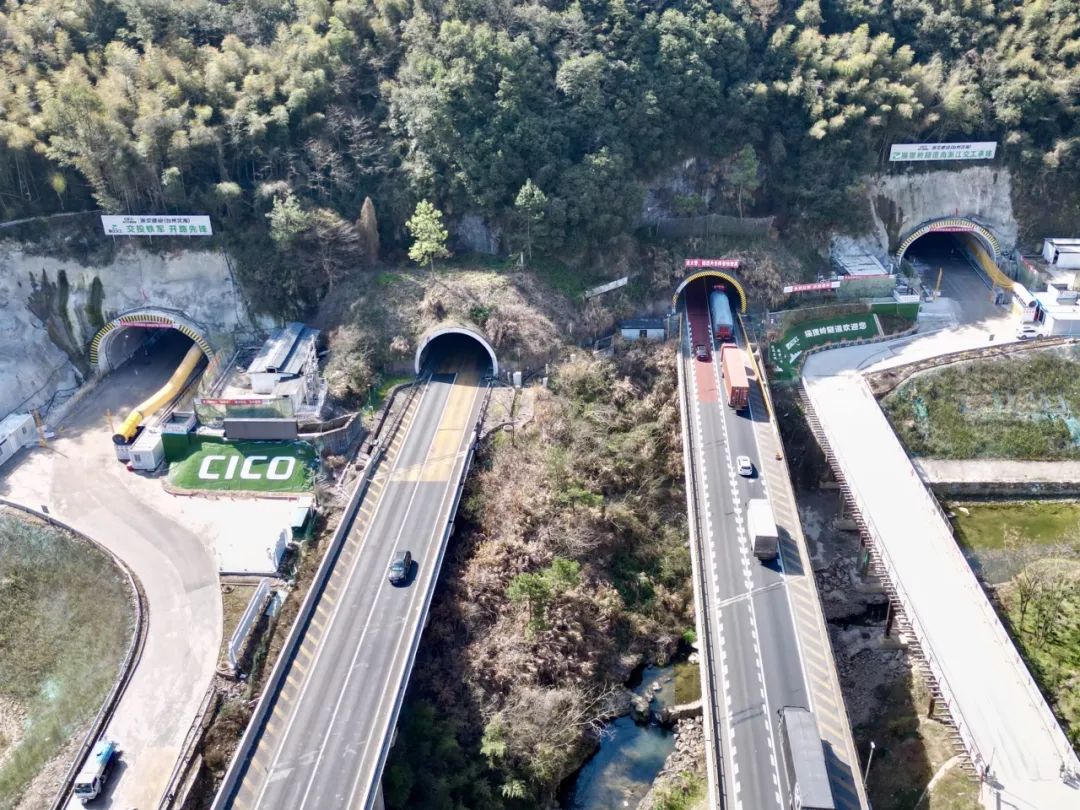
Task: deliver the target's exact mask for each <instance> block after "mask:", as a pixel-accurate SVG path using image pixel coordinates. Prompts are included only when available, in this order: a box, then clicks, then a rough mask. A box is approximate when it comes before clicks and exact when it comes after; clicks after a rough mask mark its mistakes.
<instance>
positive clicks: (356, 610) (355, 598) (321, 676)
mask: <svg viewBox="0 0 1080 810" xmlns="http://www.w3.org/2000/svg"><path fill="white" fill-rule="evenodd" d="M483 393H484V387H483V386H482V384H481V381H480V370H479V366H478V364H477V363H476V362H474V361H473V360H471V359H468V360H466V359H464V357H458V358H455V359H454V360H452V361H447V362H446V363H445V364H444V365H442V366H441V367H440V373H437V374H435V375H434V376H433V377H432V379H431V381H430V383H429V384H428V386H427V388H426V390H425V391H424V392H423V394H422V397H421V399H420V401H419V404H418V405H417V406H416V411H415V414H414V416H413V418H412V421H411V423H410V424H409V427H408V429H407V433H406V435H405V438H404V440H403V442H402V444H401V446H400V448H399V449H398V450H397V455H396V457H395V458H394V460H393V461H392V463H391V466H390V469H389V471H388V473H387V474H386V475H385V477H383V478H382V479H381V480H382V483H381V484H380V483H379V481H380V475H381V474H377V475H376V480H375V483H373V484H372V488H373V491H374V492H375V493H376V494H377V498H375V499H374V500H373V506H371V507H368V506H366V505H365V507H363V508H362V509H361V512H362V513H363V512H364V509H370V510H371V511H370V513H369V517H368V519H367V520H366V521H364V528H363V529H358V528H356V527H354V529H353V531H354V532H357V531H359V532H361V533H362V534H361V537H359V538H358V539H359V542H358V543H356V544H355V545H354V548H353V549H352V550H351V551H350V549H349V545H350V544H349V542H348V541H347V543H346V548H345V550H343V552H342V556H341V558H339V559H338V561H337V562H336V565H335V570H334V572H333V573H332V574H331V578H330V580H329V582H328V585H327V588H326V590H325V591H324V592H323V594H322V596H321V597H320V600H319V604H318V606H317V607H316V610H315V613H314V616H313V618H312V622H311V625H310V626H309V628H308V631H307V633H306V635H305V640H304V642H303V643H302V644H301V645H300V648H299V650H298V651H297V653H296V655H295V656H294V658H293V660H292V662H291V664H290V671H289V673H288V675H287V676H286V678H285V680H284V685H283V687H282V689H281V691H280V692H279V693H278V695H277V697H276V699H275V706H274V709H273V711H272V713H271V715H270V718H269V720H268V721H267V723H266V726H265V727H264V729H263V730H262V733H261V736H260V738H259V740H258V742H257V744H256V748H255V751H254V753H253V755H252V757H251V759H250V760H249V762H248V763H247V768H246V772H245V773H244V775H243V777H242V781H241V783H240V787H239V789H238V790H237V792H236V795H235V796H234V797H232V801H231V802H229V803H228V805H227V806H231V807H234V808H253V807H257V808H281V810H335V809H336V808H367V807H371V806H372V803H373V802H374V800H375V796H376V792H377V790H378V785H379V780H380V778H381V773H382V768H383V765H384V763H385V759H386V754H387V751H388V748H389V744H390V742H391V736H392V734H393V729H394V726H395V724H396V721H397V714H398V711H399V709H400V705H401V698H402V696H403V694H404V691H405V686H406V683H407V681H408V675H409V672H410V671H411V668H412V661H413V658H414V655H415V652H416V647H417V644H418V642H419V637H420V634H421V632H422V628H423V625H424V622H425V620H426V616H427V609H428V605H429V603H430V596H431V592H432V591H433V589H434V583H435V580H436V578H437V576H438V569H439V566H440V564H441V561H442V555H443V552H444V550H445V545H444V540H445V537H446V527H447V524H448V521H450V520H451V519H452V517H453V515H452V514H451V510H452V509H453V507H454V497H455V492H456V489H457V487H458V484H459V482H460V480H461V476H462V474H463V466H464V464H465V460H466V454H467V451H468V448H469V446H470V442H471V433H472V429H473V427H474V425H475V422H476V419H477V417H478V412H479V409H480V407H481V403H482V400H483ZM380 487H381V488H380ZM358 525H359V521H358ZM352 539H353V538H350V541H351V540H352ZM404 549H408V550H410V551H411V552H412V554H413V559H414V561H415V562H414V563H413V572H412V574H411V577H410V579H409V581H408V584H407V585H406V586H404V587H395V586H393V585H391V584H390V582H389V581H388V579H387V566H388V563H389V562H390V558H391V556H392V555H393V554H394V552H395V551H397V550H404Z"/></svg>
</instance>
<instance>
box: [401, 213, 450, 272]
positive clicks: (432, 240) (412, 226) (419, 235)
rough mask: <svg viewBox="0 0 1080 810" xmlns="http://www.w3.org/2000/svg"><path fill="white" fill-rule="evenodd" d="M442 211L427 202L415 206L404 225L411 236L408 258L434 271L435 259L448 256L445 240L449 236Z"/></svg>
mask: <svg viewBox="0 0 1080 810" xmlns="http://www.w3.org/2000/svg"><path fill="white" fill-rule="evenodd" d="M442 216H443V215H442V211H440V210H439V209H438V208H436V207H435V206H434V205H432V204H431V203H430V202H428V201H427V200H421V201H420V202H418V203H417V204H416V211H415V212H413V215H412V217H410V218H409V221H408V222H406V223H405V227H406V228H407V229H408V230H409V233H410V234H412V238H413V243H412V247H410V248H409V258H410V259H412V260H413V261H414V262H416V263H417V264H426V265H427V266H428V268H429V269H431V270H434V269H435V260H436V259H445V258H446V257H447V256H449V255H450V251H449V250H447V249H446V240H447V238H448V237H449V236H450V234H449V233H448V232H447V230H446V227H445V226H444V225H443V220H442Z"/></svg>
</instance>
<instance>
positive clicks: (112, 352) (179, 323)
mask: <svg viewBox="0 0 1080 810" xmlns="http://www.w3.org/2000/svg"><path fill="white" fill-rule="evenodd" d="M173 331H175V332H177V333H179V334H180V335H183V336H186V337H187V338H188V345H191V344H192V343H194V344H195V345H197V346H198V347H199V348H200V349H202V351H203V354H205V355H206V356H207V357H209V356H210V355H212V354H213V349H212V348H211V346H210V341H209V340H208V339H207V337H206V334H205V333H204V332H203V330H202V329H200V328H199V327H198V326H197V325H196V324H195V323H193V322H192V321H190V320H189V319H188V318H186V317H184V316H183V315H181V314H180V313H177V312H172V311H170V310H163V309H155V308H149V309H137V310H132V311H129V312H125V313H124V314H123V315H120V316H119V317H117V318H114V319H113V320H111V321H109V323H107V324H105V325H104V326H103V327H101V329H99V330H98V332H97V334H96V335H94V338H93V340H91V341H90V365H91V366H93V367H94V368H96V369H97V371H98V372H99V373H102V374H104V373H106V372H108V371H111V370H112V369H115V368H118V367H119V366H120V365H121V364H122V363H123V362H124V361H125V360H127V359H128V358H129V357H131V356H132V355H133V354H134V353H136V352H137V351H139V350H141V349H145V348H147V346H148V345H151V346H152V345H154V344H156V343H158V342H160V341H161V340H162V339H163V338H165V337H166V336H167V335H168V334H169V333H170V332H173ZM172 340H174V338H169V341H170V342H171V341H172Z"/></svg>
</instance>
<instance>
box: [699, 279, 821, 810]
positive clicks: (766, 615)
mask: <svg viewBox="0 0 1080 810" xmlns="http://www.w3.org/2000/svg"><path fill="white" fill-rule="evenodd" d="M686 306H687V316H688V323H689V326H690V335H689V340H688V342H687V343H685V344H684V346H683V347H682V349H683V351H682V360H681V362H684V363H685V364H686V370H687V375H686V379H687V380H688V381H689V384H690V385H691V387H692V391H691V392H690V394H691V396H690V397H689V399H690V421H691V425H690V429H691V431H692V432H693V436H694V443H695V449H696V452H697V458H696V459H694V460H693V461H694V463H695V464H696V465H697V466H698V468H699V472H700V473H701V474H700V475H699V476H698V481H699V482H700V483H699V485H700V487H701V489H702V492H701V502H702V504H703V509H704V510H705V513H706V518H705V524H706V525H705V526H703V527H702V535H703V541H704V546H705V549H704V559H703V564H704V565H705V567H706V572H707V578H708V580H709V583H708V585H709V587H708V592H707V594H706V597H707V598H708V599H710V601H711V604H712V606H713V611H712V615H713V616H714V619H715V622H716V627H715V628H714V637H715V638H716V639H718V643H719V647H720V649H719V650H718V652H717V657H718V660H719V669H720V671H719V672H713V673H710V674H709V676H710V677H711V678H712V680H713V683H714V688H715V689H716V690H717V691H718V694H719V695H720V700H719V705H720V712H721V714H722V717H720V718H719V720H720V728H718V729H717V730H716V735H715V736H716V738H717V739H719V740H720V741H721V747H722V748H723V756H722V759H721V766H720V767H721V770H722V771H723V778H724V783H725V793H726V801H727V806H728V807H730V808H740V807H745V808H747V809H748V810H750V809H751V808H752V810H770V809H771V808H782V807H787V797H788V796H789V793H790V790H789V786H788V785H787V779H786V775H785V769H784V766H783V762H782V760H781V756H782V754H781V752H780V745H779V741H780V736H779V734H780V732H779V727H778V716H777V710H778V709H779V708H780V707H781V706H785V705H795V706H808V702H807V697H806V687H805V682H804V678H803V668H802V662H801V658H800V653H799V648H798V642H797V639H796V635H795V628H794V620H793V618H792V614H791V606H790V603H789V600H788V594H787V588H786V583H785V580H784V573H783V556H781V558H779V559H778V560H777V561H774V562H770V563H763V562H761V561H760V560H758V559H757V558H756V557H754V555H753V553H752V550H751V548H750V543H749V540H748V538H747V534H746V529H745V514H746V504H747V502H748V501H749V500H750V499H751V498H762V497H767V494H768V493H767V492H766V487H765V483H764V480H763V479H762V478H761V477H759V476H758V475H757V473H756V470H759V469H760V467H761V465H760V459H759V452H758V448H757V442H756V438H755V434H754V420H755V419H767V418H768V417H767V415H766V414H764V413H757V412H754V411H753V410H750V411H749V412H742V413H736V412H735V411H733V410H731V409H730V408H729V407H728V406H727V404H726V402H725V397H724V390H723V385H722V380H721V377H720V358H719V354H718V352H717V351H716V347H715V345H713V344H714V341H712V340H711V338H709V337H708V336H709V332H710V330H709V327H708V323H709V321H708V312H707V309H705V298H704V290H703V289H698V288H697V287H691V288H689V289H688V290H687V296H686ZM706 339H708V340H709V343H710V345H713V349H714V350H713V353H712V357H711V358H710V359H709V360H706V361H701V360H696V359H695V358H694V357H693V353H692V352H690V351H689V347H690V346H692V345H694V344H697V343H702V342H704V341H705V340H706ZM740 344H742V341H741V338H740ZM742 345H744V344H742ZM748 373H749V370H748ZM751 384H752V385H756V384H757V382H756V380H753V379H752V380H751ZM740 455H745V456H748V457H749V458H750V460H751V461H752V462H753V463H754V467H755V475H754V476H753V477H751V478H743V477H741V476H739V475H738V474H737V473H736V471H735V459H736V458H737V457H738V456H740ZM783 553H784V552H783V548H782V555H783Z"/></svg>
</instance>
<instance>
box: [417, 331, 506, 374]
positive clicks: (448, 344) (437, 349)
mask: <svg viewBox="0 0 1080 810" xmlns="http://www.w3.org/2000/svg"><path fill="white" fill-rule="evenodd" d="M454 355H458V356H469V355H473V356H475V357H476V358H477V359H478V360H479V362H480V367H481V370H482V371H484V372H486V373H489V374H492V375H494V376H497V375H498V373H499V360H498V358H497V357H496V356H495V349H494V348H493V347H492V345H491V343H490V342H489V341H488V339H487V338H486V337H484V336H483V335H482V334H480V333H479V332H477V331H476V330H474V329H469V328H468V327H464V326H444V327H440V328H438V329H434V330H432V331H431V332H429V333H428V334H426V335H424V337H423V338H422V339H421V340H420V343H419V344H418V345H417V347H416V358H415V360H414V363H413V370H414V371H415V372H416V373H417V374H420V373H421V372H422V371H425V370H428V371H434V370H437V367H438V365H439V363H441V362H442V361H443V360H445V359H448V358H450V357H451V356H454Z"/></svg>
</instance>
